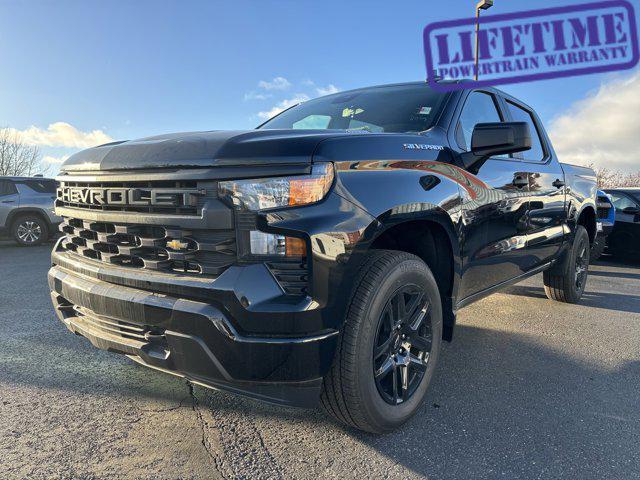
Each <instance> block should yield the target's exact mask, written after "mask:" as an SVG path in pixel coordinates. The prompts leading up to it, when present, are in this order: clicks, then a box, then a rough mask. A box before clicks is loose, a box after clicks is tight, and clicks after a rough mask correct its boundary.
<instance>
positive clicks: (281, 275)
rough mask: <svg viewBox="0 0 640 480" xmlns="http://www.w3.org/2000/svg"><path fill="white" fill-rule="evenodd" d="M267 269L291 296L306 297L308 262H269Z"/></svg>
mask: <svg viewBox="0 0 640 480" xmlns="http://www.w3.org/2000/svg"><path fill="white" fill-rule="evenodd" d="M267 267H268V268H269V270H270V271H271V273H272V274H273V276H274V277H275V278H276V280H277V281H278V283H279V284H280V286H281V287H282V289H283V290H284V291H285V292H286V293H288V294H289V295H304V294H305V293H307V284H308V282H309V271H308V268H307V263H306V261H304V260H303V261H301V260H282V261H279V262H268V263H267Z"/></svg>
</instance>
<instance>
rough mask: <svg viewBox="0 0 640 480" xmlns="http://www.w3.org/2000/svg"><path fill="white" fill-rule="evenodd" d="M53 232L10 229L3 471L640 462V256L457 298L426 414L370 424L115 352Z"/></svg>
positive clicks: (5, 266) (464, 472) (328, 469)
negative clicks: (553, 291)
mask: <svg viewBox="0 0 640 480" xmlns="http://www.w3.org/2000/svg"><path fill="white" fill-rule="evenodd" d="M50 248H51V246H50V245H48V246H42V247H37V248H31V249H24V248H16V247H13V246H11V245H10V244H6V243H5V244H1V245H0V305H1V308H0V478H2V479H7V478H337V477H345V478H424V477H427V478H431V479H457V478H460V479H470V478H474V479H480V478H487V479H494V478H505V479H515V478H523V479H533V478H545V479H547V478H575V479H581V480H582V479H591V478H593V479H602V478H606V479H630V478H640V455H638V453H639V447H638V445H640V265H638V264H636V265H627V266H625V265H622V264H619V263H613V262H608V261H605V262H601V263H599V264H598V265H595V266H592V267H591V276H590V278H589V283H588V284H587V291H586V294H585V296H584V298H583V301H582V303H581V304H580V305H577V306H576V305H564V304H559V303H555V302H552V301H549V300H547V299H546V297H545V296H544V291H543V289H542V279H541V277H540V276H536V277H533V278H532V279H530V280H528V281H526V282H524V283H522V284H519V285H516V286H514V287H511V288H510V289H509V290H507V291H506V292H505V293H501V294H497V295H493V296H491V297H488V298H486V299H484V300H482V301H480V302H479V303H476V304H474V305H472V306H470V307H468V308H466V309H464V310H462V311H461V312H460V314H459V317H458V318H459V321H458V326H457V329H456V332H455V338H454V342H453V343H451V344H445V346H444V349H443V353H442V355H441V359H440V364H439V366H438V369H437V372H436V376H435V377H434V382H433V384H432V386H431V389H430V391H429V394H428V396H427V400H426V402H425V403H424V405H423V407H422V409H421V411H420V412H419V414H418V415H417V416H416V417H415V418H414V419H413V420H412V421H410V422H409V423H408V424H407V425H406V426H405V427H404V428H402V429H400V430H399V431H397V432H395V433H392V434H389V435H384V436H373V435H368V434H363V433H360V432H357V431H354V430H351V429H348V428H346V427H343V426H341V425H338V424H336V423H334V422H333V421H331V420H330V419H329V418H328V417H326V416H325V415H324V414H323V413H322V412H320V411H313V410H298V409H289V408H283V407H276V406H270V405H265V404H261V403H257V402H255V401H252V400H248V399H244V398H240V397H236V396H233V395H230V394H226V393H221V392H217V391H213V390H207V389H204V388H201V387H199V386H192V385H190V384H188V383H187V382H186V381H185V380H183V379H180V378H177V377H173V376H169V375H166V374H163V373H159V372H156V371H153V370H149V369H146V368H144V367H141V366H138V365H136V364H134V363H133V362H132V361H130V360H128V359H127V358H126V357H122V356H118V355H115V354H111V353H107V352H103V351H100V350H97V349H95V348H94V347H92V346H91V345H90V344H89V342H87V341H86V340H84V339H82V338H81V337H77V336H74V335H72V334H71V333H69V332H68V331H67V329H66V328H65V327H64V326H63V325H62V324H61V323H60V322H59V321H58V320H57V319H56V318H55V315H54V313H53V310H52V307H51V303H50V299H49V292H48V288H47V283H46V272H47V269H48V267H49V250H50Z"/></svg>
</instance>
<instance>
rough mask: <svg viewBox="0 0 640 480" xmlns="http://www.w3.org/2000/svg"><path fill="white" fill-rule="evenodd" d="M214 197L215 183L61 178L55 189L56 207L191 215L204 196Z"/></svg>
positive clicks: (198, 208)
mask: <svg viewBox="0 0 640 480" xmlns="http://www.w3.org/2000/svg"><path fill="white" fill-rule="evenodd" d="M69 190H72V191H73V194H70V192H69ZM96 194H97V195H98V196H97V197H96ZM129 195H131V198H129ZM158 196H160V199H161V200H160V201H157V200H156V199H157V198H158ZM216 196H217V190H216V183H215V182H195V181H170V180H161V181H139V182H70V181H61V182H60V185H59V187H58V190H57V198H56V206H57V207H70V208H79V209H83V210H97V211H103V212H131V213H155V214H165V215H187V216H194V215H199V214H200V212H201V211H202V207H203V205H204V203H205V202H206V200H207V199H208V198H213V197H216Z"/></svg>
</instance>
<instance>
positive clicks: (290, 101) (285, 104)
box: [258, 93, 310, 120]
mask: <svg viewBox="0 0 640 480" xmlns="http://www.w3.org/2000/svg"><path fill="white" fill-rule="evenodd" d="M309 99H310V97H309V95H307V94H305V93H296V94H295V96H293V97H291V98H287V99H285V100H282V101H281V102H279V103H278V104H277V105H276V106H274V107H273V108H272V109H271V110H268V111H265V112H258V116H259V117H260V118H262V119H264V120H269V119H270V118H272V117H275V116H276V115H277V114H279V113H280V112H282V111H283V110H286V109H287V108H289V107H293V106H294V105H296V104H298V103H302V102H306V101H307V100H309Z"/></svg>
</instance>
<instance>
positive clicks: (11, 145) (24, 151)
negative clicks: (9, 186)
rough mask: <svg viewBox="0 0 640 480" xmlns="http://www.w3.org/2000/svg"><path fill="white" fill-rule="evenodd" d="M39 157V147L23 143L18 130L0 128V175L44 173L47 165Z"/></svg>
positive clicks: (19, 175) (18, 175)
mask: <svg viewBox="0 0 640 480" xmlns="http://www.w3.org/2000/svg"><path fill="white" fill-rule="evenodd" d="M40 157H41V155H40V149H39V148H38V147H37V146H35V145H29V144H27V143H25V142H24V140H23V139H22V137H21V135H20V133H19V132H16V131H15V130H13V129H11V128H6V127H4V128H0V176H15V177H21V176H25V177H30V176H31V175H35V174H38V173H40V174H45V173H46V172H47V170H48V169H49V167H48V166H44V165H43V164H42V160H41V158H40Z"/></svg>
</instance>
